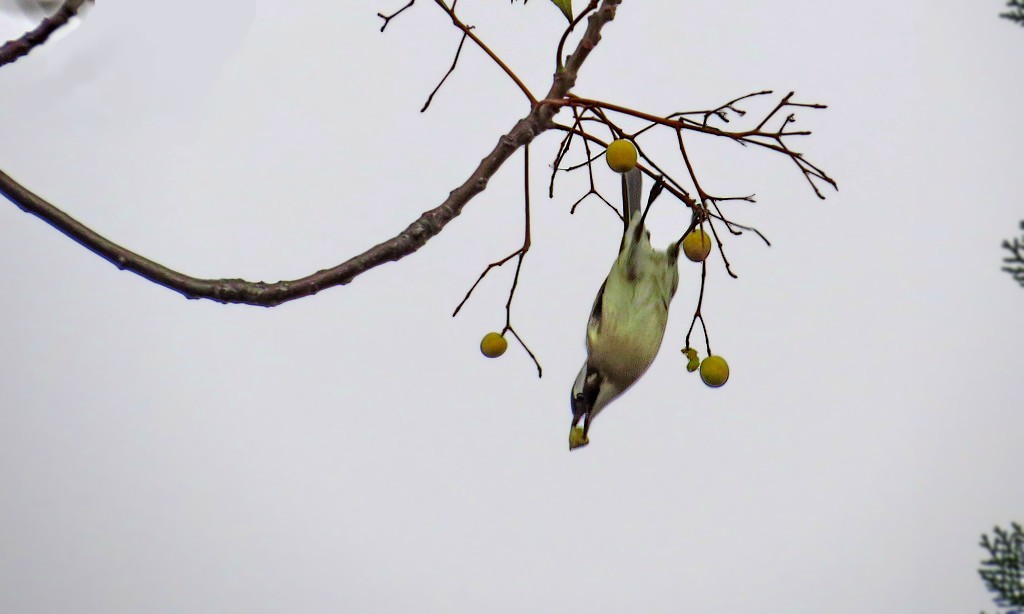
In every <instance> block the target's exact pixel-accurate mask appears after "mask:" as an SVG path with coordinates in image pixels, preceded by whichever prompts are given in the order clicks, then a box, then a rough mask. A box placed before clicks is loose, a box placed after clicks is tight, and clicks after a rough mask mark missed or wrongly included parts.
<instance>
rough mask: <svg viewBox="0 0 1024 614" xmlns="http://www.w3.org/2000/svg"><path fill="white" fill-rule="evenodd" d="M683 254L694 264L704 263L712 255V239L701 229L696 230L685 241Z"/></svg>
mask: <svg viewBox="0 0 1024 614" xmlns="http://www.w3.org/2000/svg"><path fill="white" fill-rule="evenodd" d="M683 253H684V254H686V257H687V258H689V259H690V260H693V261H694V262H703V261H704V259H705V258H707V257H708V254H710V253H711V237H710V236H709V235H708V234H707V233H706V232H704V231H703V230H701V229H700V228H694V229H693V232H691V233H690V234H688V235H686V238H685V239H683Z"/></svg>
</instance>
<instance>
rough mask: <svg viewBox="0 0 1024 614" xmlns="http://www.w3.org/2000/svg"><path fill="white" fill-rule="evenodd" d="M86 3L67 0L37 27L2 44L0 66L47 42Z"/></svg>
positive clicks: (80, 0) (0, 47)
mask: <svg viewBox="0 0 1024 614" xmlns="http://www.w3.org/2000/svg"><path fill="white" fill-rule="evenodd" d="M85 3H86V0H65V1H64V3H63V4H61V5H60V8H58V9H57V12H56V13H54V14H53V15H50V16H49V17H47V18H46V19H44V20H43V21H42V22H41V23H40V24H39V25H38V26H37V27H36V28H35V29H33V30H29V31H28V32H26V33H25V34H23V35H22V36H21V37H19V38H16V39H14V40H11V41H7V42H6V43H4V44H3V45H2V46H0V66H3V65H5V64H11V63H12V62H15V61H16V60H18V59H20V58H22V57H24V56H26V55H28V54H29V52H30V51H32V50H33V49H35V48H36V47H38V46H39V45H42V44H43V43H45V42H46V41H47V39H49V38H50V35H51V34H53V33H54V32H56V31H57V30H59V29H60V28H62V27H63V26H64V25H66V24H67V23H68V22H69V21H71V18H72V17H74V16H75V15H77V14H78V11H79V10H81V8H82V6H83V5H84V4H85Z"/></svg>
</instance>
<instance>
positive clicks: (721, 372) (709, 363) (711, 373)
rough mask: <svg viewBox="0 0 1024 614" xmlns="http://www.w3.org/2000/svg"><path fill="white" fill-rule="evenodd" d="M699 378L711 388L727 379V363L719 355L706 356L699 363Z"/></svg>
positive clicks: (716, 386)
mask: <svg viewBox="0 0 1024 614" xmlns="http://www.w3.org/2000/svg"><path fill="white" fill-rule="evenodd" d="M700 378H701V379H702V380H704V383H705V384H707V385H708V386H711V387H712V388H718V387H719V386H721V385H722V384H724V383H725V382H727V381H728V380H729V363H727V362H725V359H724V358H722V357H721V356H708V357H707V358H705V359H704V360H703V361H702V362H701V363H700Z"/></svg>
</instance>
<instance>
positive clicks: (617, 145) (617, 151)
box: [604, 139, 636, 173]
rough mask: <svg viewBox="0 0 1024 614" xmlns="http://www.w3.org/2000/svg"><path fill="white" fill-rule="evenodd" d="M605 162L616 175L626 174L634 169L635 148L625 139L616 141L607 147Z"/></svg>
mask: <svg viewBox="0 0 1024 614" xmlns="http://www.w3.org/2000/svg"><path fill="white" fill-rule="evenodd" d="M604 159H605V161H607V162H608V166H610V167H611V169H612V170H613V171H615V172H616V173H628V172H629V171H631V170H633V169H634V168H636V146H634V145H633V143H631V142H630V141H628V140H627V139H617V140H614V141H612V142H611V144H610V145H608V150H607V151H605V154H604Z"/></svg>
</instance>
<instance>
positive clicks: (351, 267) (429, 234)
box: [0, 0, 621, 307]
mask: <svg viewBox="0 0 1024 614" xmlns="http://www.w3.org/2000/svg"><path fill="white" fill-rule="evenodd" d="M79 2H80V0H79ZM620 2H621V0H603V1H602V4H601V8H600V9H598V10H597V11H595V12H594V13H592V14H591V15H590V18H589V23H588V27H587V31H586V33H584V35H583V37H582V38H581V39H580V42H579V44H578V45H577V46H576V50H575V51H574V52H573V53H572V55H570V56H569V59H568V60H567V61H566V63H565V67H564V68H562V69H561V70H559V71H558V72H557V73H556V74H555V77H554V80H553V82H552V85H551V89H550V90H549V91H548V94H547V98H549V99H556V100H557V99H559V98H562V97H563V96H565V95H566V94H567V93H568V92H569V90H570V89H571V88H572V87H573V85H575V83H576V76H577V72H578V71H579V69H580V67H581V66H582V65H583V62H584V61H585V60H586V59H587V56H589V55H590V52H591V51H592V50H593V48H594V47H595V46H596V45H597V43H598V42H599V41H600V40H601V28H603V27H604V25H605V24H607V23H608V22H609V21H611V20H612V19H614V18H615V9H616V7H617V6H618V5H619V3H620ZM65 4H68V3H65ZM62 8H63V7H62ZM558 110H559V106H557V105H553V104H538V105H534V106H533V107H532V108H531V110H530V113H529V114H528V115H527V116H526V117H524V118H522V119H520V120H519V121H518V122H517V123H516V125H515V126H514V127H513V128H512V130H511V131H509V133H508V134H506V135H504V136H502V137H501V138H500V139H498V144H497V145H496V146H495V147H494V149H493V150H492V151H491V153H489V154H488V155H487V156H486V157H485V158H484V159H483V160H482V161H481V162H480V164H479V165H478V166H477V168H476V170H475V171H474V172H473V174H472V175H471V176H470V178H469V179H467V180H466V181H465V183H463V184H462V185H461V186H459V187H458V188H456V189H455V190H453V191H452V192H451V193H450V194H449V195H448V198H447V199H446V200H445V201H444V202H443V203H441V204H440V205H438V206H437V207H435V208H433V209H431V210H430V211H427V212H425V213H423V214H422V215H421V216H420V217H419V219H417V220H416V221H414V222H413V223H412V224H410V225H409V226H408V227H407V228H406V229H405V230H404V231H402V232H401V233H399V234H398V235H397V236H395V237H393V238H391V239H388V240H387V241H384V242H383V243H380V244H378V245H376V246H374V247H372V248H370V249H368V250H367V251H365V252H363V253H362V254H359V255H358V256H355V257H353V258H350V259H349V260H347V261H345V262H343V263H341V264H339V265H337V266H334V267H332V268H330V269H325V270H322V271H318V272H316V273H313V274H312V275H307V276H306V277H303V278H301V279H296V280H294V281H279V282H275V283H264V282H251V281H246V280H243V279H199V278H196V277H191V276H188V275H185V274H183V273H179V272H177V271H174V270H172V269H169V268H167V267H165V266H163V265H161V264H159V263H157V262H154V261H152V260H149V259H148V258H145V257H143V256H140V255H139V254H136V253H134V252H132V251H130V250H128V249H125V248H124V247H121V246H120V245H117V244H116V243H114V242H112V241H110V240H109V239H107V238H105V237H103V236H102V235H100V234H98V233H96V232H95V231H93V230H91V229H89V228H88V227H86V226H85V225H84V224H82V223H81V222H79V221H77V220H75V219H74V218H72V217H71V216H69V215H68V214H66V213H64V212H63V211H61V210H60V209H59V208H57V207H56V206H54V205H53V204H51V203H49V202H47V201H46V200H44V199H43V198H41V197H39V196H37V195H36V194H34V193H32V192H31V191H30V190H28V189H27V188H25V187H24V186H22V185H20V184H19V183H18V182H16V181H15V180H14V179H13V178H11V177H10V176H8V175H7V174H5V173H3V172H2V171H0V194H3V195H4V196H6V197H7V198H8V199H9V200H10V201H11V202H13V203H14V204H16V205H18V206H19V207H20V208H21V209H22V210H24V211H26V212H27V213H31V214H32V215H35V216H36V217H38V218H40V219H42V220H43V221H45V222H46V223H48V224H50V225H51V226H53V227H54V228H56V229H57V230H59V231H60V232H62V233H64V234H66V235H67V236H68V237H70V238H71V239H73V240H75V241H77V242H78V243H80V244H81V245H82V246H84V247H85V248H87V249H89V250H91V251H92V252H94V253H96V254H97V255H99V256H100V257H102V258H104V259H106V260H108V261H110V262H111V263H112V264H114V265H115V266H117V267H118V268H121V269H125V270H129V271H131V272H133V273H136V274H138V275H140V276H142V277H145V278H146V279H148V280H150V281H152V282H153V283H156V284H159V285H161V286H164V287H166V288H169V289H171V290H174V291H176V292H180V293H181V294H183V295H185V296H186V297H188V298H193V299H198V298H206V299H210V300H213V301H217V302H220V303H242V304H246V305H257V306H262V307H274V306H276V305H280V304H281V303H285V302H287V301H291V300H295V299H298V298H302V297H305V296H310V295H313V294H316V293H317V292H319V291H321V290H324V289H327V288H330V287H332V286H339V285H344V284H347V283H349V282H350V281H352V280H353V279H355V278H356V277H357V276H358V275H360V274H362V273H365V272H366V271H368V270H370V269H372V268H374V267H377V266H380V265H382V264H384V263H386V262H393V261H396V260H400V259H402V258H404V257H406V256H408V255H410V254H412V253H413V252H415V251H416V250H418V249H419V248H421V247H423V245H425V244H426V242H427V241H429V240H430V239H431V238H433V237H434V236H436V235H437V234H438V233H440V232H441V230H442V229H443V228H444V227H445V226H446V225H447V224H448V222H450V221H452V220H453V219H455V217H456V216H458V215H459V213H461V212H462V209H463V208H464V207H465V206H466V204H467V203H468V202H469V201H470V199H472V198H473V197H474V196H476V195H477V194H479V193H480V192H482V191H483V190H484V188H485V187H487V182H488V181H489V180H490V178H491V177H493V176H494V174H495V173H496V172H497V171H498V169H499V168H501V165H502V164H504V162H505V161H506V160H507V159H508V158H509V156H511V155H512V154H513V153H514V152H515V151H516V150H517V149H519V148H520V147H522V146H524V145H526V144H527V143H530V142H531V141H533V139H534V138H536V137H537V135H538V134H540V133H541V132H544V131H545V130H548V129H550V128H552V127H553V123H552V119H553V118H554V116H555V113H557V112H558Z"/></svg>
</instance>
